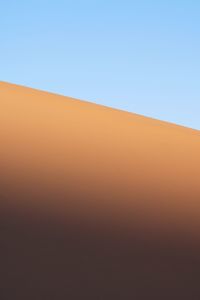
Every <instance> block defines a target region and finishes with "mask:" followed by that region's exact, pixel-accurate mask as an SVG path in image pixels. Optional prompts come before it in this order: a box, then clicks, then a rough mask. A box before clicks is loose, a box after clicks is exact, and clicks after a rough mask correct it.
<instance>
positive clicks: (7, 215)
mask: <svg viewBox="0 0 200 300" xmlns="http://www.w3.org/2000/svg"><path fill="white" fill-rule="evenodd" d="M199 181H200V132H199V131H195V130H192V129H187V128H183V127H180V126H176V125H172V124H168V123H165V122H161V121H156V120H153V119H149V118H145V117H142V116H138V115H135V114H131V113H127V112H123V111H119V110H114V109H111V108H107V107H103V106H99V105H95V104H91V103H87V102H83V101H79V100H75V99H70V98H67V97H63V96H58V95H53V94H49V93H45V92H41V91H37V90H33V89H29V88H24V87H20V86H16V85H11V84H6V83H0V268H1V274H2V276H1V280H0V298H1V299H29V300H32V299H33V300H35V299H39V300H40V299H41V300H43V299H52V300H53V299H70V300H71V299H76V300H78V299H87V300H89V299H91V300H94V299H105V300H107V299H108V300H110V299H115V300H116V299H121V300H122V299H123V300H124V299H125V300H129V299H131V300H132V299H159V300H160V299H167V300H168V299H176V300H177V299H187V300H188V299H191V297H193V295H194V298H195V299H200V286H199V270H200V234H199V230H200V184H199Z"/></svg>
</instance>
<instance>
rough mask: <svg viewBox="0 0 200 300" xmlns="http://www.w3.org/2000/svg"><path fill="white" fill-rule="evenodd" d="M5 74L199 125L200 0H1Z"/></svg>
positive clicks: (1, 76) (0, 72)
mask: <svg viewBox="0 0 200 300" xmlns="http://www.w3.org/2000/svg"><path fill="white" fill-rule="evenodd" d="M0 80H1V81H8V82H12V83H16V84H21V85H26V86H30V87H34V88H38V89H42V90H47V91H51V92H55V93H59V94H64V95H66V96H72V97H75V98H80V99H85V100H89V101H91V102H95V103H99V104H103V105H107V106H111V107H115V108H120V109H123V110H127V111H130V112H135V113H139V114H142V115H146V116H150V117H154V118H157V119H161V120H166V121H170V122H174V123H178V124H181V125H185V126H189V127H193V128H196V129H200V1H197V0H191V1H189V0H187V1H184V0H182V1H180V0H173V1H172V0H168V1H158V0H151V1H149V0H148V1H147V0H140V1H139V0H138V1H134V0H132V1H127V0H124V1H117V0H115V1H114V0H111V1H109V0H107V1H105V0H97V1H94V0H91V1H89V0H86V1H75V0H74V1H64V0H57V1H55V0H54V1H51V0H48V1H47V0H29V1H25V0H24V1H22V0H18V1H9V0H8V1H1V2H0Z"/></svg>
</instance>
